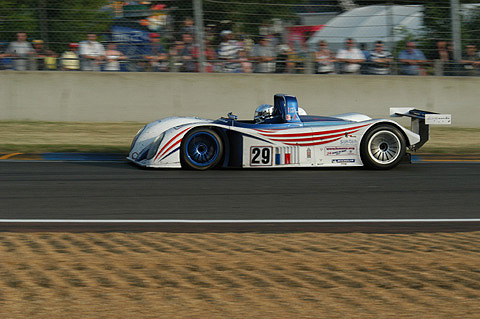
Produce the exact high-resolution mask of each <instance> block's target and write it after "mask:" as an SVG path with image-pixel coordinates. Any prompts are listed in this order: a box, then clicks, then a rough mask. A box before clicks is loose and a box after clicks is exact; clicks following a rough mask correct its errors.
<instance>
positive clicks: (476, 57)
mask: <svg viewBox="0 0 480 319" xmlns="http://www.w3.org/2000/svg"><path fill="white" fill-rule="evenodd" d="M465 53H466V54H465V57H464V58H463V59H462V60H461V61H460V62H461V64H462V67H463V70H462V73H463V74H462V75H469V76H478V75H480V73H479V69H480V54H479V53H478V52H477V47H476V46H475V45H473V44H468V45H467V47H466V52H465Z"/></svg>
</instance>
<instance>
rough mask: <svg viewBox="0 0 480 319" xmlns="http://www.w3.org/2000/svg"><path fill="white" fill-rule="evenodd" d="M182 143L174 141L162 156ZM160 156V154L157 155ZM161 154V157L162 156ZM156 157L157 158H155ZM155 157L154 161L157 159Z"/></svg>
mask: <svg viewBox="0 0 480 319" xmlns="http://www.w3.org/2000/svg"><path fill="white" fill-rule="evenodd" d="M181 141H182V139H179V140H178V141H176V142H175V143H173V144H172V145H171V146H170V147H169V148H167V149H166V151H165V152H164V153H163V154H166V153H168V151H170V150H171V149H172V148H174V147H175V146H177V145H178V144H180V142H181ZM159 154H160V153H159ZM163 154H162V155H163ZM157 157H158V156H157ZM157 157H155V160H156V159H157Z"/></svg>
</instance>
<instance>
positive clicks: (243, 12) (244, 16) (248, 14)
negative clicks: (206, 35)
mask: <svg viewBox="0 0 480 319" xmlns="http://www.w3.org/2000/svg"><path fill="white" fill-rule="evenodd" d="M302 3H305V1H304V0H282V1H278V0H203V18H204V24H205V26H207V25H209V24H214V25H216V31H217V32H220V31H221V30H224V29H230V30H232V31H234V32H235V33H237V34H246V35H250V36H254V37H255V36H257V35H258V34H259V27H260V26H261V25H262V24H264V23H271V21H272V19H273V18H278V19H281V20H283V21H292V20H295V19H297V16H296V14H295V9H296V7H295V5H299V4H302ZM175 5H176V10H174V11H173V12H172V14H173V17H174V20H175V21H176V22H177V25H176V26H175V29H176V30H180V29H181V27H182V24H183V21H184V19H185V17H187V16H190V17H193V11H192V1H178V2H177V3H176V4H175Z"/></svg>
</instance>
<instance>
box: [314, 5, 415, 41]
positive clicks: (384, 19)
mask: <svg viewBox="0 0 480 319" xmlns="http://www.w3.org/2000/svg"><path fill="white" fill-rule="evenodd" d="M422 27H423V6H419V5H408V6H397V5H392V6H385V5H383V6H366V7H360V8H356V9H353V10H350V11H347V12H344V13H342V14H340V15H338V16H337V17H335V18H333V19H331V20H330V21H328V23H327V24H326V25H325V26H324V27H323V28H322V29H321V30H319V31H317V32H316V33H315V34H313V35H312V36H311V37H310V39H309V40H308V42H307V43H308V45H309V46H310V47H316V46H317V44H318V42H320V41H321V40H325V41H327V42H328V43H329V47H330V49H332V50H338V49H339V48H342V47H343V46H344V43H345V39H347V38H352V39H354V40H355V42H357V43H366V44H367V47H368V48H369V49H373V43H375V42H376V41H378V40H382V41H383V42H385V43H386V45H387V47H388V48H391V44H392V42H396V41H400V40H402V39H403V37H404V36H405V33H404V32H401V31H400V30H407V31H408V32H411V33H413V34H417V35H418V34H419V33H421V29H422ZM392 31H393V32H392ZM392 33H393V38H392Z"/></svg>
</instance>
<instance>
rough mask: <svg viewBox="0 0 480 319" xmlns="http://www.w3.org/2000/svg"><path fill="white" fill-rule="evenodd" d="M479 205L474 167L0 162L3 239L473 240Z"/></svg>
mask: <svg viewBox="0 0 480 319" xmlns="http://www.w3.org/2000/svg"><path fill="white" fill-rule="evenodd" d="M479 197H480V164H478V163H444V162H439V163H414V164H402V165H400V166H398V167H397V168H395V169H393V170H389V171H371V170H365V169H321V168H320V169H277V170H271V169H270V170H269V169H227V170H213V171H206V172H198V171H185V170H167V169H162V170H152V169H140V168H137V167H135V166H132V165H130V164H127V163H124V162H38V161H13V162H9V161H2V162H0V220H1V221H0V231H32V230H33V231H66V230H68V231H111V230H125V231H130V230H131V231H140V230H148V231H340V232H341V231H381V232H410V231H431V230H434V231H459V230H460V231H462V230H480V198H479ZM6 220H23V221H26V220H36V222H33V221H32V222H29V223H19V222H5V221H6ZM38 220H57V221H58V220H60V221H63V222H62V223H60V224H59V223H41V222H40V223H39V222H38ZM73 220H75V223H73V222H72V223H69V222H68V221H73ZM82 220H83V221H85V220H89V222H88V223H87V222H83V223H82V222H81V221H82ZM108 220H117V222H116V223H113V222H107V221H108ZM119 220H120V221H119ZM129 220H131V221H133V220H135V223H128V222H127V221H129ZM149 220H150V221H152V220H155V221H164V222H163V223H162V222H160V223H148V221H149ZM259 220H262V223H260V224H259V223H255V221H259ZM278 220H284V221H285V220H288V221H289V222H277V221H278ZM307 220H309V221H311V222H308V223H306V222H305V223H304V222H302V221H307ZM320 220H322V221H324V220H327V221H328V220H330V221H333V220H336V222H334V223H326V224H325V223H323V222H322V223H320V222H318V221H320ZM368 220H370V221H371V220H375V223H371V222H367V221H368ZM382 220H385V221H384V222H382ZM390 220H396V221H395V222H391V221H390ZM398 220H405V222H400V223H399V222H398ZM432 220H436V222H432ZM450 220H452V221H450ZM468 220H473V221H468ZM79 221H80V222H79ZM94 221H99V223H94ZM141 221H143V222H141ZM176 221H183V223H178V222H176ZM185 221H190V222H185ZM202 221H203V222H202ZM207 221H216V222H213V223H212V222H207ZM221 221H223V222H221ZM235 221H242V222H235ZM269 221H272V222H269ZM314 221H317V222H314ZM362 221H363V222H362ZM413 221H415V222H413Z"/></svg>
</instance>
